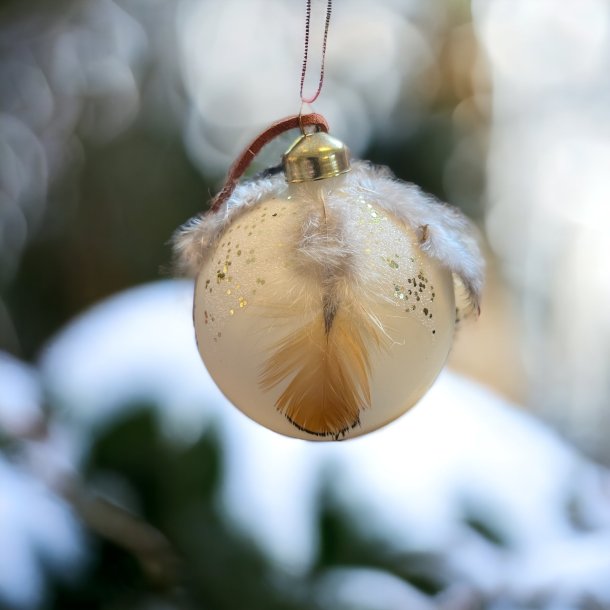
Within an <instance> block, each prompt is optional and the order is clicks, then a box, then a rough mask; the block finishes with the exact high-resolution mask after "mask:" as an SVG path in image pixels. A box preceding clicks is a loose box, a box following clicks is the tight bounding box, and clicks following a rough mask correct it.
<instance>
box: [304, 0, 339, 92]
mask: <svg viewBox="0 0 610 610" xmlns="http://www.w3.org/2000/svg"><path fill="white" fill-rule="evenodd" d="M332 8H333V1H332V0H328V3H327V5H326V20H325V22H324V38H323V41H322V61H321V63H320V80H319V81H318V89H317V91H316V92H315V93H314V94H313V95H312V96H311V97H305V96H304V95H303V87H304V86H305V75H306V74H307V61H308V59H309V30H310V25H311V0H307V8H306V11H305V48H304V50H303V68H302V69H301V88H300V90H299V93H300V95H301V102H302V103H303V104H313V102H315V101H316V100H317V99H318V96H319V95H320V91H322V85H323V84H324V60H325V59H326V41H327V40H328V26H329V25H330V15H331V12H332Z"/></svg>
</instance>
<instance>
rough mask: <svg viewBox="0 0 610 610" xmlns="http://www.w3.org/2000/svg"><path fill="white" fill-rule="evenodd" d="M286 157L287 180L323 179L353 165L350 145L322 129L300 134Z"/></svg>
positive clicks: (344, 171)
mask: <svg viewBox="0 0 610 610" xmlns="http://www.w3.org/2000/svg"><path fill="white" fill-rule="evenodd" d="M282 161H283V164H284V172H285V173H286V181H287V182H305V181H307V180H323V179H324V178H332V177H333V176H339V175H340V174H345V173H346V172H349V171H350V169H351V168H350V164H349V150H348V148H347V146H345V144H343V142H341V141H339V140H337V138H333V137H332V136H329V135H328V134H327V133H324V132H322V131H317V132H314V133H307V134H304V135H302V136H300V137H299V138H298V139H297V140H296V141H295V142H294V144H293V145H292V146H291V147H290V148H289V149H288V150H287V151H286V152H285V153H284V156H283V158H282Z"/></svg>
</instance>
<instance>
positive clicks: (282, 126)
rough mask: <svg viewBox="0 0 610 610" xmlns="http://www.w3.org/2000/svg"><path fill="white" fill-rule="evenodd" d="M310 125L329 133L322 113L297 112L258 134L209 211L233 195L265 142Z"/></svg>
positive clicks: (245, 150) (239, 159) (240, 156)
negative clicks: (291, 130) (302, 113)
mask: <svg viewBox="0 0 610 610" xmlns="http://www.w3.org/2000/svg"><path fill="white" fill-rule="evenodd" d="M310 126H314V127H317V128H318V129H320V130H321V131H325V132H327V133H328V123H327V122H326V119H325V118H324V117H323V116H322V115H321V114H316V113H311V114H304V115H301V114H295V115H294V116H289V117H287V118H285V119H281V120H279V121H276V122H275V123H273V124H272V125H270V126H269V127H268V128H267V129H265V131H263V132H262V133H260V134H259V135H258V136H256V138H255V139H254V140H253V141H252V142H251V143H250V145H249V146H247V147H246V148H245V149H244V150H243V152H242V153H241V154H240V155H239V157H237V159H235V161H234V162H233V165H231V168H230V169H229V173H228V174H227V177H226V178H225V182H224V185H223V187H222V189H221V190H220V192H219V193H218V194H217V195H216V197H214V199H212V203H211V205H210V211H209V213H212V214H213V213H214V212H217V211H218V209H219V208H220V206H221V205H222V204H223V203H224V202H225V201H226V200H227V199H228V198H229V197H230V196H231V194H232V193H233V191H234V190H235V187H236V186H237V183H238V181H239V179H240V178H241V176H242V175H243V173H244V172H245V171H246V170H247V169H248V166H249V165H250V163H252V160H253V159H254V157H256V155H258V153H259V152H260V151H261V150H262V148H263V147H264V146H265V144H268V143H269V142H271V140H273V139H275V138H277V137H278V136H279V135H281V134H283V133H284V132H286V131H289V130H290V129H301V131H303V129H304V128H305V127H310Z"/></svg>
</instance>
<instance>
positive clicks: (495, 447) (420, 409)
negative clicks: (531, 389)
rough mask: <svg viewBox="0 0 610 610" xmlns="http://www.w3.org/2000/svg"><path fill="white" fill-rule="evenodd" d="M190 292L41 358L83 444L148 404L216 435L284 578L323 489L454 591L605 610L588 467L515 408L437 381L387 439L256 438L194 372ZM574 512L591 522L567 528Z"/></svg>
mask: <svg viewBox="0 0 610 610" xmlns="http://www.w3.org/2000/svg"><path fill="white" fill-rule="evenodd" d="M191 296H192V284H190V283H189V282H185V281H172V280H167V281H163V282H157V283H154V284H150V285H147V286H141V287H138V288H135V289H132V290H130V291H127V292H125V293H122V294H120V295H118V296H116V297H113V298H111V299H109V300H108V301H106V302H104V303H101V304H100V305H98V306H97V307H95V308H93V309H92V310H91V311H89V312H87V313H86V314H84V315H83V316H81V318H80V319H78V320H76V321H75V322H74V323H73V324H71V325H69V326H68V327H67V328H66V329H65V330H64V331H63V332H62V333H60V334H59V336H57V337H56V339H55V340H54V341H52V342H51V344H50V345H49V347H48V349H47V350H46V351H45V352H44V354H43V357H42V360H41V370H42V377H43V380H44V383H45V385H46V387H48V388H49V389H50V390H51V392H52V394H53V395H54V396H55V397H56V398H57V399H58V400H59V404H62V405H63V406H64V408H65V410H66V413H67V414H68V416H69V417H70V418H72V420H73V421H74V422H76V423H77V425H78V426H80V428H81V430H82V434H83V435H85V434H88V433H92V434H95V431H96V430H98V429H99V428H100V427H104V426H107V425H109V423H110V422H111V421H112V420H113V418H116V417H120V416H122V415H123V413H124V411H125V409H129V404H130V402H132V401H133V400H135V399H136V398H143V397H145V398H148V399H149V400H153V401H154V402H155V404H156V408H157V409H158V414H159V418H160V421H161V422H162V425H163V426H164V427H165V429H166V432H167V434H168V436H169V438H171V439H172V440H174V441H175V442H178V443H188V442H192V441H193V440H195V438H196V436H197V435H198V434H199V433H200V431H202V430H203V429H205V427H206V426H208V425H210V424H211V423H212V422H213V423H214V425H215V426H216V427H217V429H218V430H219V432H220V436H221V439H222V442H223V447H224V450H225V453H226V472H225V477H224V482H223V488H222V505H223V507H224V509H225V510H226V515H227V518H228V519H230V520H232V521H233V522H234V523H235V524H236V525H237V526H238V527H240V528H242V529H244V530H245V531H247V532H248V534H249V535H250V536H252V537H253V538H254V539H255V540H256V541H257V542H258V544H259V545H260V546H261V547H262V548H263V549H264V550H266V551H267V552H268V553H269V555H270V556H271V557H272V559H273V560H275V561H276V562H277V563H278V564H279V565H282V566H284V567H285V568H286V569H291V570H302V569H306V568H307V567H308V566H309V565H310V564H311V561H312V560H313V558H314V554H315V551H316V545H317V540H316V530H315V509H316V506H317V501H318V494H319V487H318V485H319V483H320V482H321V481H322V480H323V479H324V478H325V479H326V480H327V481H328V482H329V486H330V490H331V492H332V494H333V495H334V497H335V499H336V501H338V502H339V503H340V504H341V505H343V506H345V507H346V508H347V509H348V510H349V511H350V512H351V513H352V514H353V516H354V518H355V519H357V520H358V521H359V522H360V524H361V526H362V527H363V528H366V531H367V533H369V534H371V535H375V536H379V537H380V538H382V539H385V540H386V541H387V542H389V543H391V544H392V545H394V546H395V547H396V548H397V549H402V550H408V549H425V550H431V551H438V552H441V553H443V555H444V556H445V557H446V558H447V560H448V563H449V565H450V567H451V568H452V569H453V571H454V572H455V573H456V574H457V576H458V577H459V578H460V579H462V580H463V581H465V582H470V583H472V584H473V585H475V586H476V587H477V588H478V589H479V590H481V591H483V592H485V593H487V594H489V595H495V594H500V593H501V592H506V591H514V592H515V594H517V593H518V594H519V595H522V596H523V597H524V598H528V596H535V595H536V594H540V593H541V592H546V591H548V590H549V588H552V590H557V591H558V593H561V594H562V595H565V596H566V599H572V598H574V599H575V598H576V597H577V596H578V595H579V594H580V595H582V594H585V593H595V594H596V595H597V596H598V598H599V599H600V600H603V601H605V602H609V603H610V579H608V578H607V575H608V574H610V544H609V542H610V539H609V538H610V514H609V509H608V506H609V504H608V497H607V495H605V494H604V492H603V486H601V485H600V484H598V483H599V481H601V480H606V481H607V474H606V473H605V471H602V470H601V469H599V468H598V467H596V466H593V465H591V464H589V463H587V462H586V461H585V460H584V459H583V458H581V457H580V456H579V455H578V454H577V453H576V452H575V451H574V450H573V449H572V448H570V447H569V446H568V445H567V444H566V443H564V442H563V441H562V440H561V439H560V438H559V437H558V436H557V435H555V434H554V433H552V432H551V431H550V430H548V429H547V428H546V427H544V426H543V425H542V424H541V423H539V422H538V421H537V420H535V419H534V418H532V417H531V416H530V415H528V414H527V413H525V412H524V411H523V410H522V409H520V408H519V407H518V406H516V405H513V404H510V403H508V402H506V401H505V400H504V399H502V398H501V397H499V396H498V395H496V394H495V393H493V392H492V391H490V390H489V389H486V388H484V387H482V386H480V385H478V384H477V383H475V382H473V381H470V380H468V379H465V378H463V377H460V376H458V375H456V374H454V373H452V372H450V371H445V372H444V373H443V374H441V376H440V377H439V379H438V381H437V383H436V384H435V385H434V387H433V388H432V389H431V391H430V392H429V393H428V394H427V395H426V396H425V397H424V398H423V399H422V401H421V403H420V404H419V405H418V406H417V407H416V408H415V409H414V410H412V411H411V412H410V413H409V414H407V415H406V416H404V417H402V418H400V419H399V420H397V421H396V422H394V423H393V424H391V425H389V426H387V427H386V428H384V429H382V430H379V431H377V432H374V433H372V434H369V435H367V436H364V437H361V438H357V439H354V440H350V441H346V442H343V443H307V442H305V441H297V440H294V439H289V438H285V437H282V436H280V435H278V434H276V433H273V432H271V431H268V430H266V429H263V428H261V427H260V426H258V425H257V424H255V423H254V422H252V421H250V420H249V419H247V418H246V417H244V416H243V415H242V414H241V413H240V412H238V411H237V409H235V408H234V407H232V406H231V405H230V404H229V403H228V402H227V400H226V399H225V398H224V397H223V396H222V394H221V393H220V392H219V391H218V389H217V388H216V387H215V385H214V384H213V381H212V380H211V379H210V377H209V375H208V374H207V372H206V371H205V369H204V367H203V365H202V363H201V361H200V360H199V357H198V354H197V351H196V348H195V344H194V337H193V330H192V322H191V314H190V307H191ZM572 500H576V501H577V503H578V505H579V507H580V508H579V510H580V511H581V513H582V514H583V515H584V517H585V518H586V519H587V520H588V522H589V527H588V528H587V529H586V531H585V530H583V529H582V528H578V527H576V526H575V525H574V524H573V522H572V520H571V517H570V514H569V511H568V505H569V502H570V501H572ZM469 511H474V513H475V515H484V516H485V517H487V518H488V519H491V520H492V523H494V524H496V525H497V526H498V527H499V528H500V533H501V534H502V536H503V538H505V539H506V541H507V546H505V547H498V546H496V545H494V544H492V543H491V542H489V541H487V540H486V539H484V538H482V537H481V536H480V535H479V534H477V533H476V532H475V531H474V530H472V529H470V528H468V527H467V526H466V524H465V522H464V517H465V516H466V513H468V512H469Z"/></svg>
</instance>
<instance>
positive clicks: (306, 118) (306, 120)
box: [209, 0, 333, 214]
mask: <svg viewBox="0 0 610 610" xmlns="http://www.w3.org/2000/svg"><path fill="white" fill-rule="evenodd" d="M332 8H333V2H332V0H327V4H326V19H325V21H324V37H323V40H322V60H321V64H320V80H319V81H318V89H317V91H316V92H315V93H314V95H312V96H311V97H305V96H304V95H303V88H304V86H305V76H306V74H307V61H308V59H309V32H310V28H311V0H307V6H306V14H305V46H304V50H303V68H302V69H301V88H300V90H299V93H300V95H301V111H300V112H299V114H297V115H295V116H290V117H287V118H285V119H282V120H280V121H277V122H275V123H273V125H271V126H270V127H268V128H267V129H265V131H263V132H262V133H261V134H259V135H258V136H257V137H256V138H255V139H254V140H253V141H252V142H251V144H250V145H249V146H248V147H247V148H245V149H244V151H243V152H242V153H241V155H239V157H237V159H235V161H234V163H233V165H232V166H231V168H230V169H229V173H228V174H227V177H226V179H225V182H224V185H223V187H222V189H221V190H220V192H219V193H218V194H217V195H216V197H214V199H213V200H212V203H211V205H210V210H209V212H210V213H212V214H213V213H214V212H217V211H218V209H219V208H220V206H221V205H222V204H223V203H224V202H225V201H226V200H227V199H228V198H229V197H230V196H231V194H232V193H233V191H234V190H235V187H236V186H237V182H238V181H239V179H240V177H241V176H242V175H243V173H244V172H245V171H246V169H248V166H249V165H250V163H251V162H252V160H253V159H254V157H256V155H257V154H258V153H259V152H260V151H261V149H262V148H263V146H265V144H267V143H268V142H270V141H271V140H273V139H274V138H276V137H277V136H279V135H280V134H282V133H284V132H285V131H288V130H290V129H295V128H299V129H300V130H301V133H302V134H303V135H305V127H306V126H314V127H316V128H317V129H319V130H321V131H325V132H328V123H327V122H326V119H325V118H324V117H323V116H322V115H319V114H315V113H312V114H305V115H304V114H302V110H303V105H304V104H311V103H313V102H315V101H316V100H317V99H318V96H319V95H320V91H322V85H323V84H324V61H325V59H326V41H327V40H328V28H329V26H330V15H331V12H332Z"/></svg>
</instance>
